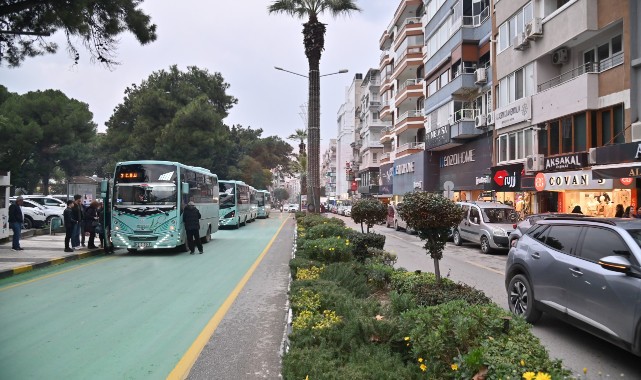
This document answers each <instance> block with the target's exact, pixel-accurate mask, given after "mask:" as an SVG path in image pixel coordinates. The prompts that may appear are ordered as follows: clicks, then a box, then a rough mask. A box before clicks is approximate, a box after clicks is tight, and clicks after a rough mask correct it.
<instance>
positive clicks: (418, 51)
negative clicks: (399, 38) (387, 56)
mask: <svg viewBox="0 0 641 380" xmlns="http://www.w3.org/2000/svg"><path fill="white" fill-rule="evenodd" d="M408 54H423V47H421V46H413V47H408V48H407V49H405V51H404V52H403V53H402V54H401V55H400V56H399V57H398V59H397V60H396V62H402V61H403V60H404V59H405V57H407V55H408ZM421 63H423V61H422V60H421Z"/></svg>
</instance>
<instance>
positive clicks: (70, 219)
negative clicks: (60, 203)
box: [62, 200, 78, 252]
mask: <svg viewBox="0 0 641 380" xmlns="http://www.w3.org/2000/svg"><path fill="white" fill-rule="evenodd" d="M73 205H74V201H72V200H68V201H67V208H66V209H65V211H64V212H63V213H62V216H63V218H64V222H65V252H73V249H71V247H69V242H70V241H71V236H72V235H73V230H74V228H75V227H76V225H78V220H77V219H76V215H75V214H74V212H73Z"/></svg>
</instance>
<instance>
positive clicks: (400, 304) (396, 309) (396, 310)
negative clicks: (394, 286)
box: [389, 291, 417, 315]
mask: <svg viewBox="0 0 641 380" xmlns="http://www.w3.org/2000/svg"><path fill="white" fill-rule="evenodd" d="M389 296H390V311H391V312H392V313H393V315H401V314H402V313H404V312H406V311H408V310H413V309H416V307H417V304H416V298H415V297H414V295H413V294H412V293H399V292H397V291H392V292H390V294H389Z"/></svg>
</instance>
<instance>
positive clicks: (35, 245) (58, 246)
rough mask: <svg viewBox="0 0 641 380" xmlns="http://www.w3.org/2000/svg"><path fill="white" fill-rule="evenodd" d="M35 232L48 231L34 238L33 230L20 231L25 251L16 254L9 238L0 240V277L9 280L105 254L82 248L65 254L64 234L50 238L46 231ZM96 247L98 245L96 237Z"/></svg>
mask: <svg viewBox="0 0 641 380" xmlns="http://www.w3.org/2000/svg"><path fill="white" fill-rule="evenodd" d="M38 231H42V232H47V234H45V235H36V234H34V232H35V231H34V230H28V231H23V233H22V237H21V238H20V246H21V247H22V248H24V251H20V252H15V251H12V250H11V237H9V238H8V239H5V240H3V241H0V278H6V277H11V276H13V275H16V274H18V273H24V272H28V271H30V270H33V269H35V268H42V267H47V266H50V265H57V264H62V263H64V262H68V261H73V260H78V259H83V258H85V257H90V256H96V255H101V254H103V253H104V251H103V250H102V249H88V248H85V247H80V249H77V250H76V251H74V252H65V251H64V247H65V234H64V232H63V233H57V234H56V235H49V234H48V232H49V231H48V230H47V231H44V230H38ZM39 233H40V232H39ZM87 239H88V238H85V240H87ZM85 243H86V241H85ZM96 244H98V239H97V238H96Z"/></svg>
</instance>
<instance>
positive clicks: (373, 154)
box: [372, 152, 378, 163]
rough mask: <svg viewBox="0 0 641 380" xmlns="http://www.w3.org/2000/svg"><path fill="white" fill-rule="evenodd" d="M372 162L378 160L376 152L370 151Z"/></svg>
mask: <svg viewBox="0 0 641 380" xmlns="http://www.w3.org/2000/svg"><path fill="white" fill-rule="evenodd" d="M372 162H373V163H377V162H378V153H376V152H374V153H372Z"/></svg>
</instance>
